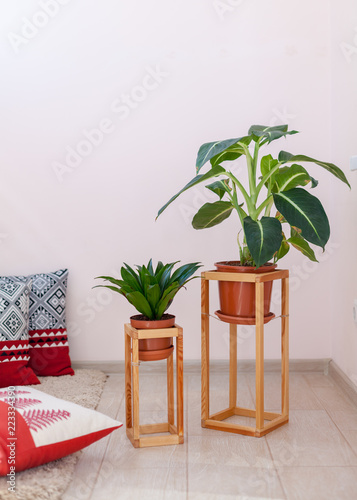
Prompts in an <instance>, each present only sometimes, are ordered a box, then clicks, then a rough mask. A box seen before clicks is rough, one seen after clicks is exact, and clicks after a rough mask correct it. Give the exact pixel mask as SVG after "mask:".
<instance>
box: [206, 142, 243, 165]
mask: <svg viewBox="0 0 357 500" xmlns="http://www.w3.org/2000/svg"><path fill="white" fill-rule="evenodd" d="M241 139H243V137H237V138H236V139H226V140H224V141H216V142H206V143H205V144H202V146H201V147H200V149H199V150H198V153H197V160H196V171H197V173H198V172H199V171H200V170H201V168H202V167H203V165H204V164H205V163H207V162H208V161H209V160H210V159H211V158H213V157H214V156H216V155H218V154H219V153H221V152H222V151H224V150H225V149H227V148H229V147H230V146H232V145H233V144H235V143H237V142H239V141H240V140H241ZM222 161H223V160H222ZM216 164H217V162H216Z"/></svg>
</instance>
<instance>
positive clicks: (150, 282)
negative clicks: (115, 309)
mask: <svg viewBox="0 0 357 500" xmlns="http://www.w3.org/2000/svg"><path fill="white" fill-rule="evenodd" d="M178 262H179V261H176V262H171V263H170V264H165V265H164V264H163V263H162V262H161V261H160V262H159V263H158V264H157V266H156V269H154V268H153V265H152V259H150V260H149V263H148V264H147V266H135V267H136V270H134V269H132V268H131V267H130V266H128V264H125V263H124V266H123V267H122V268H121V270H120V274H121V278H122V279H115V278H113V277H111V276H98V277H97V278H95V279H103V280H105V281H109V282H110V283H111V285H97V286H98V287H105V288H109V289H110V290H113V291H114V292H117V293H120V294H121V295H124V297H125V298H126V299H127V300H128V301H129V302H130V304H132V305H133V306H134V307H135V309H136V310H137V311H138V312H139V313H141V314H143V315H144V316H145V317H146V318H147V319H149V320H159V319H161V317H162V315H163V314H164V312H165V311H166V310H167V309H168V308H169V306H170V305H171V302H172V301H173V299H174V297H175V295H176V294H177V292H178V291H179V290H180V288H181V287H183V286H184V285H185V284H186V283H188V282H189V281H191V280H192V279H194V277H191V276H192V275H193V274H194V273H195V272H196V271H197V269H198V268H199V267H201V265H200V263H199V262H193V263H190V264H185V265H183V266H180V267H178V268H177V269H176V270H175V271H174V272H173V274H171V273H172V271H173V267H174V266H175V264H177V263H178ZM94 288H96V287H94Z"/></svg>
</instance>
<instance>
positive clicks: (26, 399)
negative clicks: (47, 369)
mask: <svg viewBox="0 0 357 500" xmlns="http://www.w3.org/2000/svg"><path fill="white" fill-rule="evenodd" d="M122 425H123V424H122V423H121V422H118V421H117V420H113V419H112V418H110V417H108V416H106V415H103V414H102V413H99V412H97V411H95V410H89V409H88V408H83V407H82V406H79V405H76V404H74V403H70V402H68V401H64V400H62V399H58V398H55V397H54V396H50V395H48V394H45V393H43V392H41V391H37V390H36V389H33V388H32V387H7V388H6V389H3V390H0V476H5V475H7V474H10V476H9V479H10V480H11V474H13V473H14V472H19V471H21V470H25V469H29V468H31V467H37V466H38V465H42V464H45V463H47V462H50V461H52V460H56V459H58V458H62V457H64V456H66V455H69V454H71V453H74V452H75V451H78V450H80V449H82V448H84V447H86V446H88V445H90V444H91V443H94V442H95V441H98V439H101V438H102V437H104V436H106V435H107V434H109V433H110V432H112V431H114V430H115V429H118V428H119V427H121V426H122Z"/></svg>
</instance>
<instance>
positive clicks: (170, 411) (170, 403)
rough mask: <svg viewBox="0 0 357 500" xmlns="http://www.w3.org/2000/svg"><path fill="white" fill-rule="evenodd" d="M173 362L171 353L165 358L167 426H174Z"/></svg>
mask: <svg viewBox="0 0 357 500" xmlns="http://www.w3.org/2000/svg"><path fill="white" fill-rule="evenodd" d="M174 396H175V395H174V360H173V353H171V354H170V356H169V357H168V358H167V419H168V423H169V426H173V425H175V397H174Z"/></svg>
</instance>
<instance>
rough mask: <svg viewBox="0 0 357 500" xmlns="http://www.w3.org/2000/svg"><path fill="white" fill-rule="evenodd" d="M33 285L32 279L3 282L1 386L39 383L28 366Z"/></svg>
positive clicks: (0, 291)
mask: <svg viewBox="0 0 357 500" xmlns="http://www.w3.org/2000/svg"><path fill="white" fill-rule="evenodd" d="M31 285H32V280H31V279H28V280H27V281H26V282H24V283H21V282H19V281H18V282H14V281H7V282H6V283H5V282H0V387H6V386H8V385H16V384H18V385H28V384H39V380H38V379H37V377H36V375H35V374H34V372H33V370H32V369H31V368H29V367H28V366H27V364H28V362H29V359H30V354H29V350H30V346H29V330H28V324H29V297H30V292H31Z"/></svg>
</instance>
